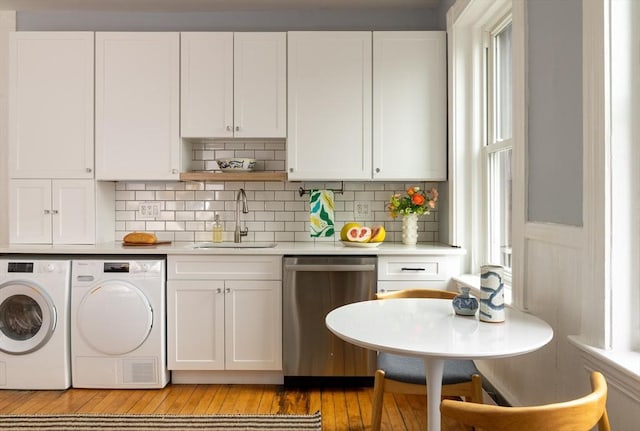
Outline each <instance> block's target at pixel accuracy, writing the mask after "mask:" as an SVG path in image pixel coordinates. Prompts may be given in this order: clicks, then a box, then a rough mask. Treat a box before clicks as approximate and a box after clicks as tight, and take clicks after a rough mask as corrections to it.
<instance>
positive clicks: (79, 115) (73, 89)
mask: <svg viewBox="0 0 640 431" xmlns="http://www.w3.org/2000/svg"><path fill="white" fill-rule="evenodd" d="M9 51H10V54H9V55H10V59H9V61H10V67H9V94H10V95H9V99H10V100H9V159H10V162H9V175H10V177H11V178H93V82H94V80H93V33H90V32H15V33H12V34H11V35H10V48H9Z"/></svg>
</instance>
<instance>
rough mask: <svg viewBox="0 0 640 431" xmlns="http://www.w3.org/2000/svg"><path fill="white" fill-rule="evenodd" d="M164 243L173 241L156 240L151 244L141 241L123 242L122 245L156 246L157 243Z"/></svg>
mask: <svg viewBox="0 0 640 431" xmlns="http://www.w3.org/2000/svg"><path fill="white" fill-rule="evenodd" d="M163 244H171V241H156V242H154V243H153V244H149V243H146V242H144V243H143V242H141V243H137V242H123V243H122V246H123V247H155V246H156V245H163Z"/></svg>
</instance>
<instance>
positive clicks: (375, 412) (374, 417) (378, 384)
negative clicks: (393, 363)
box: [371, 370, 384, 431]
mask: <svg viewBox="0 0 640 431" xmlns="http://www.w3.org/2000/svg"><path fill="white" fill-rule="evenodd" d="M383 400H384V371H382V370H377V371H376V375H375V377H374V380H373V403H372V406H371V407H372V412H371V431H380V425H381V423H382V403H383Z"/></svg>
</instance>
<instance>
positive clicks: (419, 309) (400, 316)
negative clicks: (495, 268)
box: [325, 298, 553, 431]
mask: <svg viewBox="0 0 640 431" xmlns="http://www.w3.org/2000/svg"><path fill="white" fill-rule="evenodd" d="M325 322H326V325H327V328H329V330H330V331H331V332H333V333H334V334H335V335H337V336H338V337H340V338H342V339H343V340H345V341H348V342H350V343H353V344H355V345H357V346H360V347H365V348H368V349H371V350H378V351H385V352H390V353H397V354H404V355H409V356H420V357H422V358H423V359H424V365H425V371H426V376H427V382H437V383H438V384H429V385H427V391H428V392H427V397H428V398H427V415H428V418H427V429H428V431H440V394H441V390H442V372H443V369H444V362H445V360H447V359H454V358H456V359H485V358H502V357H508V356H515V355H521V354H524V353H528V352H531V351H533V350H536V349H539V348H540V347H542V346H544V345H545V344H547V343H548V342H549V341H551V339H552V338H553V329H552V328H551V326H549V325H548V324H547V323H546V322H544V321H543V320H541V319H539V318H537V317H535V316H532V315H530V314H527V313H524V312H522V311H519V310H516V309H514V308H510V307H506V317H505V321H504V322H502V323H486V322H482V321H479V320H478V318H477V317H470V316H457V315H456V314H455V313H454V311H453V308H452V306H451V301H449V300H444V299H424V298H421V299H385V300H374V301H364V302H355V303H352V304H347V305H344V306H342V307H339V308H336V309H335V310H333V311H331V312H330V313H329V314H328V315H327V317H326V319H325Z"/></svg>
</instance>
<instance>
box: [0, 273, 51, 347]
mask: <svg viewBox="0 0 640 431" xmlns="http://www.w3.org/2000/svg"><path fill="white" fill-rule="evenodd" d="M56 321H57V320H56V308H55V306H54V304H53V301H52V300H51V297H50V296H49V295H48V294H47V292H46V291H45V290H44V289H42V288H41V287H40V286H38V285H37V284H35V283H31V282H28V281H21V280H20V281H19V280H15V281H9V282H6V283H3V284H0V332H2V335H3V337H2V338H0V350H1V351H3V352H6V353H11V354H15V355H23V354H27V353H31V352H34V351H36V350H38V349H40V348H41V347H42V346H44V345H45V344H47V341H49V339H50V338H51V336H52V335H53V331H54V330H55V329H56Z"/></svg>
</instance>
